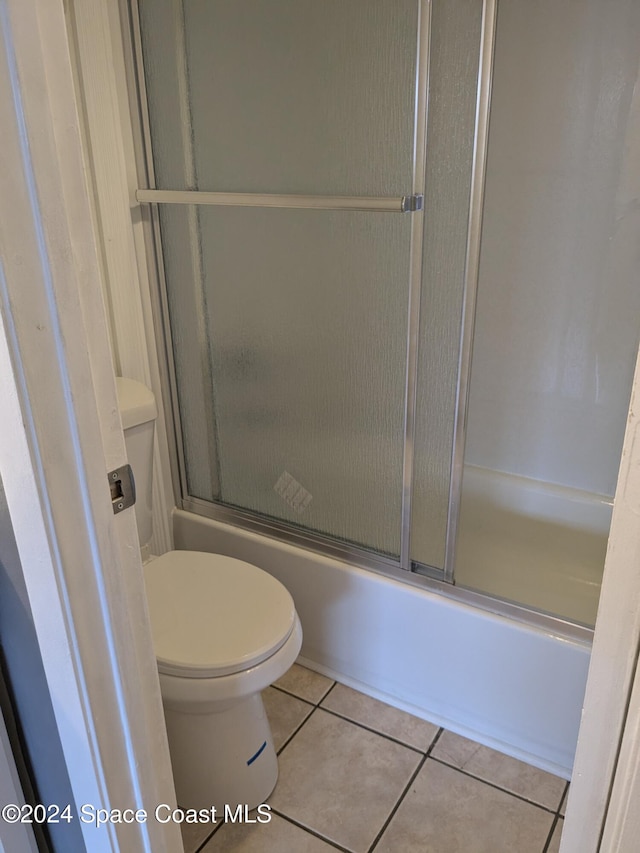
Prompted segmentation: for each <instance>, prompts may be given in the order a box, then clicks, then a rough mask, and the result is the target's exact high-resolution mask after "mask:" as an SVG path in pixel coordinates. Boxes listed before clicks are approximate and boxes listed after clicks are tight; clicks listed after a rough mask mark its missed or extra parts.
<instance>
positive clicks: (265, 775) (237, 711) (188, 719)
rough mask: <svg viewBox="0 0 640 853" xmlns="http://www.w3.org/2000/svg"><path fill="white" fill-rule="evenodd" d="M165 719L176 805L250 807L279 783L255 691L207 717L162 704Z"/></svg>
mask: <svg viewBox="0 0 640 853" xmlns="http://www.w3.org/2000/svg"><path fill="white" fill-rule="evenodd" d="M164 713H165V720H166V723H167V735H168V739H169V751H170V753H171V763H172V765H173V778H174V782H175V787H176V796H177V800H178V805H179V806H180V807H181V808H185V809H192V808H193V809H210V808H211V806H215V808H216V814H217V816H218V818H219V819H224V815H225V806H228V807H230V809H231V810H232V813H235V811H236V809H237V807H238V806H239V805H241V806H243V807H245V806H246V807H247V809H253V808H255V807H256V806H258V805H260V804H261V803H264V802H265V800H266V799H267V797H268V796H269V795H270V794H271V792H272V791H273V789H274V787H275V784H276V781H277V779H278V760H277V758H276V753H275V750H274V748H273V739H272V737H271V728H270V726H269V721H268V720H267V715H266V712H265V710H264V705H263V702H262V696H261V695H260V693H254V694H251V695H250V696H246V697H244V698H241V699H239V700H238V701H235V702H224V703H221V709H220V710H217V709H216V710H215V711H211V710H210V709H209V710H208V712H207V713H204V714H198V713H195V714H194V713H188V712H183V711H177V710H176V709H175V707H168V706H167V705H166V704H165V709H164Z"/></svg>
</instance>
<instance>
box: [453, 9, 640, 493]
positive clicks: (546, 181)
mask: <svg viewBox="0 0 640 853" xmlns="http://www.w3.org/2000/svg"><path fill="white" fill-rule="evenodd" d="M639 59H640V5H639V4H638V3H637V2H636V0H621V2H617V3H615V4H609V3H601V2H599V0H571V2H562V3H557V2H554V0H542V2H536V3H530V2H527V0H513V2H509V3H504V4H501V5H500V6H499V12H498V30H497V42H496V56H495V75H494V87H493V101H492V111H491V125H490V137H489V155H488V164H487V184H486V201H485V211H484V224H483V242H482V256H481V269H480V281H479V292H478V311H477V320H476V334H475V341H474V353H473V370H472V380H471V395H470V404H469V420H468V433H467V455H466V461H468V462H471V463H472V464H475V465H480V466H483V467H487V468H495V469H498V470H500V471H507V472H511V473H516V474H521V475H523V476H527V477H533V478H536V479H540V480H546V481H551V482H555V483H560V484H563V485H568V486H574V487H576V488H580V489H585V490H588V491H593V492H597V493H601V494H608V495H612V494H613V491H614V488H615V482H616V476H617V471H618V464H619V459H620V451H621V447H622V437H623V431H624V425H625V419H626V414H627V408H628V402H629V394H630V388H631V381H632V376H633V364H634V359H635V353H636V351H637V345H638V336H639V328H640V286H639V282H638V268H639V266H640V248H639V247H640V208H639V207H638V201H637V199H638V193H639V190H640V99H639V96H638V92H637V91H636V93H635V94H634V85H635V84H636V81H637V80H638V63H639Z"/></svg>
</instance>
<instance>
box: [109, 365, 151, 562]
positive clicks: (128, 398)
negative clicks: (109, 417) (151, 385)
mask: <svg viewBox="0 0 640 853" xmlns="http://www.w3.org/2000/svg"><path fill="white" fill-rule="evenodd" d="M116 389H117V391H118V406H119V408H120V417H121V418H122V426H123V429H124V441H125V445H126V448H127V461H128V462H129V465H131V468H132V470H133V478H134V480H135V484H136V503H135V511H136V523H137V525H138V538H139V540H140V547H141V549H143V552H144V551H145V550H148V546H149V543H150V542H151V533H152V530H153V527H152V520H151V519H152V506H151V490H152V486H153V431H154V429H155V420H156V416H157V414H158V410H157V409H156V400H155V397H154V396H153V393H152V392H151V391H150V390H149V389H148V388H147V386H146V385H143V384H142V382H137V381H136V380H135V379H124V378H122V377H120V376H118V377H116Z"/></svg>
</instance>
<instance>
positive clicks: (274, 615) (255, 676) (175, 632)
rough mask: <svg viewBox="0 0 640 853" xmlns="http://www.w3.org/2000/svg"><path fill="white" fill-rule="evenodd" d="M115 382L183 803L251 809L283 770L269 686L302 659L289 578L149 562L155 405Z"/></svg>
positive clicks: (232, 567) (178, 559)
mask: <svg viewBox="0 0 640 853" xmlns="http://www.w3.org/2000/svg"><path fill="white" fill-rule="evenodd" d="M116 382H117V388H118V402H119V405H120V412H121V416H122V425H123V427H124V435H125V442H126V445H127V456H128V461H129V464H130V465H131V467H132V469H133V474H134V478H135V482H136V520H137V523H138V533H139V536H140V545H141V549H142V554H143V559H145V558H146V560H145V566H144V573H145V586H146V590H147V600H148V604H149V613H150V617H151V629H152V633H153V641H154V646H155V652H156V658H157V661H158V671H159V674H160V689H161V692H162V702H163V705H164V712H165V719H166V723H167V734H168V737H169V749H170V752H171V763H172V765H173V775H174V781H175V786H176V794H177V799H178V804H179V805H180V806H181V807H182V808H195V809H209V808H210V807H211V806H215V807H216V809H217V810H218V811H219V813H222V812H223V809H224V806H225V805H229V806H232V807H233V808H234V809H235V808H236V807H237V806H238V805H243V806H245V805H246V806H247V807H248V808H254V807H255V806H257V805H259V804H260V803H263V802H264V801H265V800H266V798H267V797H268V796H269V794H270V793H271V792H272V790H273V788H274V786H275V784H276V781H277V778H278V763H277V758H276V754H275V750H274V748H273V741H272V738H271V730H270V727H269V723H268V720H267V717H266V714H265V710H264V706H263V704H262V698H261V696H260V691H261V690H264V688H265V687H267V686H268V685H269V684H271V683H273V682H274V681H276V679H278V678H280V677H281V676H282V675H284V673H285V672H286V671H287V670H288V669H289V667H290V666H291V665H292V664H293V662H294V661H295V659H296V657H297V656H298V653H299V652H300V647H301V645H302V629H301V626H300V620H299V619H298V615H297V613H296V611H295V607H294V603H293V599H292V598H291V596H290V594H289V593H288V592H287V590H286V589H285V588H284V586H282V584H281V583H280V582H279V581H277V580H276V579H275V578H274V577H272V576H271V575H269V574H267V573H266V572H264V571H262V570H261V569H258V568H256V567H255V566H252V565H250V564H249V563H245V562H243V561H242V560H236V559H233V558H231V557H223V556H221V555H219V554H208V553H201V552H197V551H170V552H169V553H167V554H164V555H163V556H161V557H157V558H151V559H148V548H149V542H150V539H151V485H152V463H153V433H154V423H155V418H156V414H157V411H156V405H155V400H154V397H153V394H152V393H151V391H149V389H148V388H146V387H145V386H144V385H142V384H141V383H139V382H135V381H134V380H132V379H120V378H118V379H117V380H116Z"/></svg>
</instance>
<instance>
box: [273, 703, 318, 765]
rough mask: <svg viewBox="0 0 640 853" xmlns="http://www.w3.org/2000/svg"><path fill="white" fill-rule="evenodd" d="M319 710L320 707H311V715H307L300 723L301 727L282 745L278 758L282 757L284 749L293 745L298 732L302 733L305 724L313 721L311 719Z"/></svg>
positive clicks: (277, 753)
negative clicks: (292, 742)
mask: <svg viewBox="0 0 640 853" xmlns="http://www.w3.org/2000/svg"><path fill="white" fill-rule="evenodd" d="M317 710H318V706H317V705H312V706H311V711H309V713H308V714H307V716H306V717H305V718H304V720H303V721H302V722H301V723H300V725H299V726H297V728H295V729H294V730H293V731H292V732H291V734H290V735H289V737H288V738H287V739H286V740H285V742H284V743H283V744H282V746H281V747H280V749H279V750H278V751H277V752H276V755H277V756H278V757H280V754H281V753H282V751H283V749H284V748H285V747H286V746H289V744H290V743H291V741H292V740H293V739H294V737H295V736H296V735H297V734H298V732H299V731H300V729H301V728H302V727H303V726H304V724H305V723H306V722H307V721H308V720H310V719H311V717H313V715H314V714H315V712H316V711H317Z"/></svg>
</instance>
